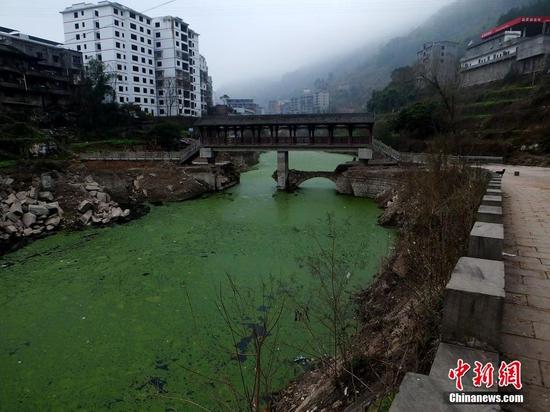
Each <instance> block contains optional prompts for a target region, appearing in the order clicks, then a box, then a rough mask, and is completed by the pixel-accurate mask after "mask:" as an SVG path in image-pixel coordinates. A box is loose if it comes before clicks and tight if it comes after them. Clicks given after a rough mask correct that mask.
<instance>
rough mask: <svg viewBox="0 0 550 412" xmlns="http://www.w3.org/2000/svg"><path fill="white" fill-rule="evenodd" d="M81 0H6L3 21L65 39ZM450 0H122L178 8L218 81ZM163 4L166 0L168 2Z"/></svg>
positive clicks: (340, 48) (332, 50)
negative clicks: (69, 11)
mask: <svg viewBox="0 0 550 412" xmlns="http://www.w3.org/2000/svg"><path fill="white" fill-rule="evenodd" d="M76 2H77V1H74V0H73V1H70V0H69V1H67V0H42V1H40V2H37V1H36V0H0V26H5V27H10V28H13V29H16V30H19V31H21V32H23V33H28V34H31V35H35V36H40V37H44V38H47V39H51V40H55V41H59V42H62V41H63V27H62V20H61V15H60V14H59V11H61V10H62V9H64V8H65V7H66V6H68V5H70V4H72V3H76ZM450 2H451V0H363V1H360V0H175V1H171V2H170V1H167V0H159V1H158V2H151V1H150V0H121V1H120V3H122V4H124V5H126V6H128V7H130V8H133V9H135V10H138V11H141V12H146V13H147V14H149V15H150V16H160V15H175V16H179V17H181V18H183V19H184V20H185V21H187V22H188V23H189V24H190V26H191V27H192V28H193V29H194V30H195V31H197V32H198V33H199V34H200V50H201V54H203V55H204V56H205V57H206V59H207V61H208V65H209V69H210V74H211V75H212V77H213V80H214V86H215V87H216V88H223V87H224V85H225V84H231V83H233V84H234V83H237V82H241V81H245V80H249V79H251V78H266V77H274V76H280V75H282V74H284V73H286V72H288V71H292V70H294V69H296V68H299V67H301V66H304V65H307V64H311V62H315V61H321V60H323V59H327V58H330V57H331V56H337V55H342V54H345V52H346V51H351V50H354V49H357V48H359V47H363V46H365V45H368V44H375V43H377V42H381V41H383V40H384V39H387V38H388V37H390V36H394V35H398V34H402V33H404V32H406V31H407V30H409V29H411V28H412V27H415V26H416V25H418V24H420V23H421V22H422V21H423V20H425V19H426V18H427V17H429V16H430V15H432V14H434V13H435V12H436V11H437V10H438V9H440V8H441V7H443V6H445V5H446V4H448V3H450ZM163 3H164V4H163Z"/></svg>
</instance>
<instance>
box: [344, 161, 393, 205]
mask: <svg viewBox="0 0 550 412" xmlns="http://www.w3.org/2000/svg"><path fill="white" fill-rule="evenodd" d="M402 173H403V169H401V168H399V167H397V166H395V167H362V166H357V167H352V168H349V169H348V170H346V171H345V172H343V173H342V174H341V175H340V176H339V177H338V179H337V181H336V190H337V191H338V193H341V194H346V195H353V196H357V197H369V198H376V197H377V196H378V195H379V194H381V193H383V192H385V191H387V190H389V189H392V188H395V187H397V184H398V183H399V180H400V178H401V175H402Z"/></svg>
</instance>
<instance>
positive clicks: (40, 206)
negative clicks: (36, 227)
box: [29, 204, 50, 217]
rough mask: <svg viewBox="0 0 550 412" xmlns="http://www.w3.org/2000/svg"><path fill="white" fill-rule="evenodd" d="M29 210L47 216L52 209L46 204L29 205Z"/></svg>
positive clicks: (37, 214)
mask: <svg viewBox="0 0 550 412" xmlns="http://www.w3.org/2000/svg"><path fill="white" fill-rule="evenodd" d="M29 212H30V213H32V214H35V215H36V216H42V217H46V216H48V215H49V214H50V210H49V209H48V208H47V207H46V206H45V205H44V204H38V205H29Z"/></svg>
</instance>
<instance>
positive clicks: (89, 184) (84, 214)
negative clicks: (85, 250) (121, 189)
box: [78, 176, 130, 225]
mask: <svg viewBox="0 0 550 412" xmlns="http://www.w3.org/2000/svg"><path fill="white" fill-rule="evenodd" d="M83 188H84V189H85V190H86V192H87V193H88V198H87V199H84V200H82V202H80V204H79V205H78V213H79V214H80V217H79V219H80V221H81V222H82V224H84V225H91V224H92V223H94V224H103V225H105V224H108V223H110V222H112V221H115V220H117V219H119V218H125V217H128V215H130V209H124V210H122V209H121V208H120V207H119V206H118V203H116V202H113V201H112V200H111V197H110V196H109V194H108V193H105V191H104V190H103V188H102V187H101V186H99V184H98V183H97V182H95V181H94V179H93V178H92V177H91V176H87V177H86V182H85V183H84V185H83Z"/></svg>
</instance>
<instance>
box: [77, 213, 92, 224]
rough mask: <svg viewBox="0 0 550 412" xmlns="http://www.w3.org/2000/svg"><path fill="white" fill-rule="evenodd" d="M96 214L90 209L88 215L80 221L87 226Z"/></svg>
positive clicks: (83, 216)
mask: <svg viewBox="0 0 550 412" xmlns="http://www.w3.org/2000/svg"><path fill="white" fill-rule="evenodd" d="M93 214H94V212H93V211H92V210H91V209H89V210H88V211H86V213H84V214H83V215H82V216H80V221H81V222H82V223H83V224H85V225H87V224H88V222H89V221H90V219H91V218H92V215H93Z"/></svg>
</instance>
